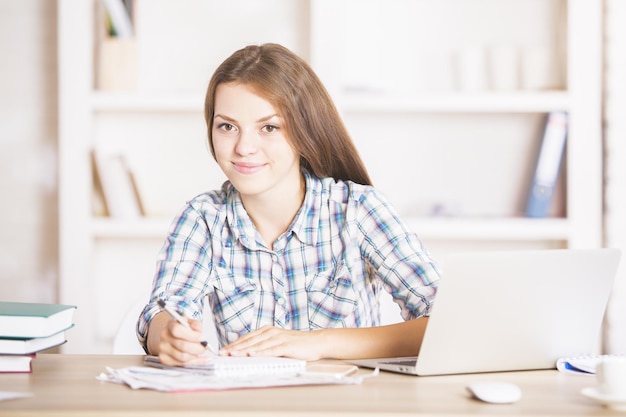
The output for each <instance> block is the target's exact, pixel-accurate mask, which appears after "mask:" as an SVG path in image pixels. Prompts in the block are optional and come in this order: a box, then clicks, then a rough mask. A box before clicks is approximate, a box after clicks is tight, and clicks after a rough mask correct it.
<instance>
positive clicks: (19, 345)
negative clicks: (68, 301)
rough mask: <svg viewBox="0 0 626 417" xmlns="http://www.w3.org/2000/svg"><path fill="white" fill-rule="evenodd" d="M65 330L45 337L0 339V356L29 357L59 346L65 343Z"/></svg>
mask: <svg viewBox="0 0 626 417" xmlns="http://www.w3.org/2000/svg"><path fill="white" fill-rule="evenodd" d="M71 327H72V326H70V328H71ZM66 330H69V328H68V329H65V330H62V331H60V332H58V333H55V334H53V335H50V336H46V337H27V338H23V337H2V338H0V355H30V354H33V353H37V352H41V351H42V350H46V349H50V348H53V347H56V346H60V345H62V344H63V343H65V342H67V339H66V338H65V331H66Z"/></svg>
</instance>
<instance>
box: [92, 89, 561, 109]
mask: <svg viewBox="0 0 626 417" xmlns="http://www.w3.org/2000/svg"><path fill="white" fill-rule="evenodd" d="M337 102H338V104H339V108H341V109H342V110H343V111H345V112H368V111H384V112H472V113H478V112H489V113H516V112H524V113H527V112H549V111H552V110H568V109H569V94H568V93H567V92H565V91H546V92H512V93H476V94H468V93H425V94H419V93H416V94H415V95H400V94H382V93H381V94H378V93H349V94H345V95H343V96H341V97H339V98H338V99H337ZM91 105H92V107H93V109H94V110H95V111H100V112H112V111H134V112H153V111H168V112H202V110H203V106H204V96H203V95H202V94H191V93H171V94H167V93H146V92H103V91H95V92H93V93H92V96H91Z"/></svg>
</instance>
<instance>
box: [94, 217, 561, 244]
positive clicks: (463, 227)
mask: <svg viewBox="0 0 626 417" xmlns="http://www.w3.org/2000/svg"><path fill="white" fill-rule="evenodd" d="M405 220H406V221H407V223H408V224H409V226H410V227H411V228H412V229H413V230H414V231H415V232H417V234H418V235H419V237H420V238H421V239H437V240H439V239H449V240H468V239H477V238H480V239H484V240H508V241H532V240H567V239H568V237H569V222H568V221H567V219H561V218H549V219H528V218H493V219H490V218H474V219H472V218H470V219H468V218H449V217H440V218H437V217H409V218H407V217H405ZM170 222H171V219H158V218H150V219H148V218H142V219H138V220H115V219H110V218H105V217H99V218H94V220H93V226H92V232H93V234H94V237H96V238H103V239H116V238H124V239H128V238H130V239H133V238H135V239H144V238H145V239H152V238H158V239H164V238H165V235H166V233H167V230H168V228H169V225H170Z"/></svg>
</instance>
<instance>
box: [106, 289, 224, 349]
mask: <svg viewBox="0 0 626 417" xmlns="http://www.w3.org/2000/svg"><path fill="white" fill-rule="evenodd" d="M145 305H146V299H145V297H141V298H140V299H137V300H136V301H135V302H134V303H133V305H132V306H131V307H130V308H129V309H128V311H127V312H126V314H125V315H124V318H123V319H122V321H121V323H120V325H119V326H118V328H117V332H116V334H115V338H114V339H113V349H112V353H113V354H116V355H145V352H144V350H143V348H142V347H141V345H140V344H139V340H137V332H136V327H137V319H138V318H139V314H141V311H142V310H143V308H144V307H145ZM202 322H203V323H204V334H205V336H206V338H207V341H208V342H209V344H210V345H212V346H213V347H214V348H216V349H217V348H218V346H219V343H218V341H217V331H216V329H215V324H214V323H215V322H214V321H213V314H212V313H211V312H210V311H208V312H206V313H205V315H204V319H203V321H202Z"/></svg>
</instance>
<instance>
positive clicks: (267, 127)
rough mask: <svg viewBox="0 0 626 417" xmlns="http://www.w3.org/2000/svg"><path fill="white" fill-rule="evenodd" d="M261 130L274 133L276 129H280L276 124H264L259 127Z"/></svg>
mask: <svg viewBox="0 0 626 417" xmlns="http://www.w3.org/2000/svg"><path fill="white" fill-rule="evenodd" d="M261 130H262V131H263V132H265V133H274V132H276V131H278V130H280V127H278V126H276V125H265V126H263V127H262V128H261Z"/></svg>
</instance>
